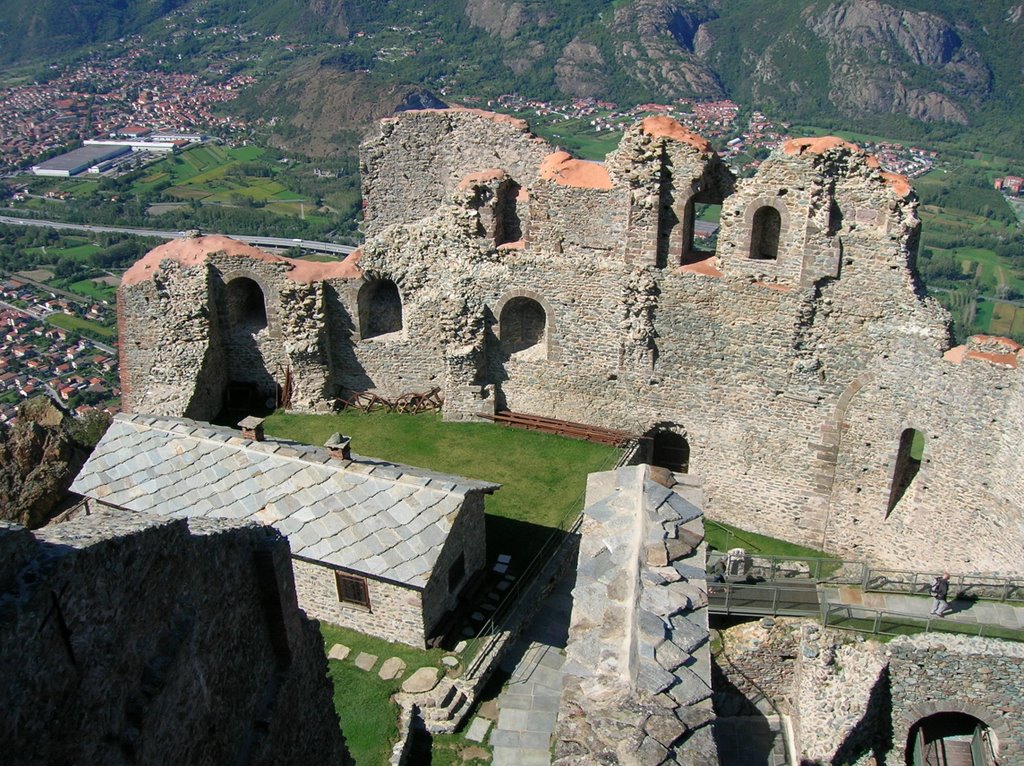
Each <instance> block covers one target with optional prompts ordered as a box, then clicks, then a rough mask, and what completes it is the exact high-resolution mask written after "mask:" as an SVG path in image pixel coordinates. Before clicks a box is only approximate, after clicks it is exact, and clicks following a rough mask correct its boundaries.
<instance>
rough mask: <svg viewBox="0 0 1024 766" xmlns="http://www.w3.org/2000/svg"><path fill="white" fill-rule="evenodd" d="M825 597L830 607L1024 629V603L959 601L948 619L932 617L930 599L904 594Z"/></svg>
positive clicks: (828, 591)
mask: <svg viewBox="0 0 1024 766" xmlns="http://www.w3.org/2000/svg"><path fill="white" fill-rule="evenodd" d="M821 592H822V597H823V598H825V599H827V600H828V602H829V603H830V604H848V605H850V606H861V607H865V608H866V609H880V610H882V611H884V612H890V613H893V614H899V615H915V616H917V617H919V618H920V619H922V620H924V619H928V618H929V617H931V618H932V619H933V620H936V621H938V620H948V621H949V622H958V623H965V624H969V625H979V624H980V625H998V626H1000V627H1003V628H1012V629H1014V630H1024V604H1019V603H1017V605H1014V604H1012V603H1000V602H996V601H969V600H966V599H956V600H955V601H951V602H950V606H951V607H953V613H952V614H949V615H947V616H946V617H934V616H933V615H929V611H930V610H931V608H932V603H933V602H932V599H931V597H930V596H910V595H907V594H904V593H872V592H868V593H865V592H863V591H861V590H860V589H859V588H847V587H842V586H840V587H837V588H829V587H822V588H821Z"/></svg>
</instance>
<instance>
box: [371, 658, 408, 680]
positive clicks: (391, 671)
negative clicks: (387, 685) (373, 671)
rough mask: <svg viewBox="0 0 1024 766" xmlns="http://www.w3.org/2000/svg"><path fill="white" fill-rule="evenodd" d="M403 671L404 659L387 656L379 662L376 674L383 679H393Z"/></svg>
mask: <svg viewBox="0 0 1024 766" xmlns="http://www.w3.org/2000/svg"><path fill="white" fill-rule="evenodd" d="M404 672H405V661H404V660H402V659H400V658H399V657H388V658H387V659H386V660H384V662H382V663H381V666H380V670H378V671H377V675H378V676H380V677H381V678H382V679H384V680H385V681H393V680H394V679H396V678H398V677H399V676H400V675H402V673H404Z"/></svg>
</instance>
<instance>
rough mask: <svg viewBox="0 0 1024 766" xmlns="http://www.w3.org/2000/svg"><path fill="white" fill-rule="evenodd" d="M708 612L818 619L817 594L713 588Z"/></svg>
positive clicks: (743, 587) (784, 588)
mask: <svg viewBox="0 0 1024 766" xmlns="http://www.w3.org/2000/svg"><path fill="white" fill-rule="evenodd" d="M712 588H713V590H712V591H711V592H710V593H709V596H708V609H709V610H710V611H711V612H713V613H715V614H738V615H760V616H770V617H809V616H815V617H817V616H818V614H819V612H820V610H821V608H820V606H819V605H818V590H817V588H812V587H802V588H801V587H796V586H786V585H774V584H764V585H747V584H742V583H735V584H726V585H713V586H712Z"/></svg>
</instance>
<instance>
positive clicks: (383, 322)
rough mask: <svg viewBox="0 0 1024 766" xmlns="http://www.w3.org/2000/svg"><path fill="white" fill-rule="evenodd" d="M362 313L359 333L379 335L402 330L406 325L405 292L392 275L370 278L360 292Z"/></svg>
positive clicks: (360, 311)
mask: <svg viewBox="0 0 1024 766" xmlns="http://www.w3.org/2000/svg"><path fill="white" fill-rule="evenodd" d="M356 306H357V308H358V313H359V337H360V338H362V339H364V340H365V339H367V338H377V337H381V336H385V335H393V334H394V333H399V332H401V331H402V330H403V329H404V328H405V314H404V308H403V304H402V294H401V292H400V291H399V289H398V285H397V284H396V283H395V281H394V280H393V279H390V278H388V277H375V278H368V279H366V280H365V281H364V282H363V284H361V285H360V286H359V291H358V292H357V293H356Z"/></svg>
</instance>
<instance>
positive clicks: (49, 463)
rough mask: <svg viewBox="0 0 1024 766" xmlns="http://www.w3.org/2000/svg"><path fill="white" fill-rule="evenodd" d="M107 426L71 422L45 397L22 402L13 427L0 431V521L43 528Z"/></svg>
mask: <svg viewBox="0 0 1024 766" xmlns="http://www.w3.org/2000/svg"><path fill="white" fill-rule="evenodd" d="M109 423H110V419H109V418H108V417H106V416H105V415H96V416H94V417H92V418H90V419H87V420H75V419H74V418H72V417H71V416H70V415H68V414H67V413H65V412H63V411H62V410H61V409H60V408H59V407H57V405H55V404H54V403H53V402H51V401H50V400H49V399H46V398H39V399H33V400H30V401H28V402H26V403H25V404H23V405H22V406H21V408H20V409H19V410H18V420H17V422H16V423H15V424H14V426H13V427H11V428H10V429H6V430H4V429H0V520H4V521H14V522H17V523H18V524H21V525H22V526H25V527H28V528H29V529H35V528H36V527H40V526H42V525H43V524H45V523H46V522H47V520H49V518H50V516H51V515H52V514H53V513H54V512H55V511H56V510H58V509H59V507H60V505H61V503H62V502H63V501H64V499H65V497H66V495H67V491H68V487H69V486H71V482H72V480H73V479H74V478H75V475H76V474H77V473H78V471H79V470H80V469H81V467H82V465H83V464H84V463H85V459H86V458H87V457H88V456H89V451H90V450H91V449H92V447H93V446H94V445H95V444H96V442H97V441H98V440H99V437H100V436H102V435H103V432H104V431H105V430H106V428H107V425H109Z"/></svg>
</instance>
